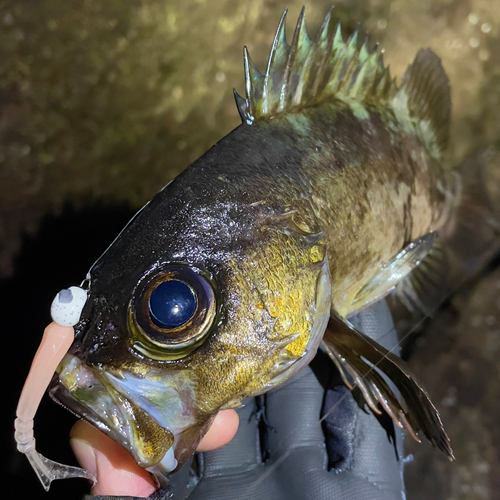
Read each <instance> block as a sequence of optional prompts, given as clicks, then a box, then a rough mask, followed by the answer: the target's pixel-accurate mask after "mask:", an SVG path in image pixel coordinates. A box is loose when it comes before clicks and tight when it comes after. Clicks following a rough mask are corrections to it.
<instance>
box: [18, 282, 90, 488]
mask: <svg viewBox="0 0 500 500" xmlns="http://www.w3.org/2000/svg"><path fill="white" fill-rule="evenodd" d="M86 300H87V293H86V292H85V290H83V289H82V288H79V287H71V288H70V289H68V290H62V291H61V292H59V293H58V294H57V296H56V298H55V299H54V302H53V303H52V307H51V314H52V319H53V320H54V322H53V323H51V324H50V325H49V326H47V328H45V331H44V334H43V338H42V342H41V343H40V347H39V348H38V350H37V352H36V354H35V357H34V359H33V363H32V364H31V368H30V371H29V373H28V377H27V378H26V382H25V383H24V387H23V390H22V392H21V397H20V398H19V403H18V405H17V410H16V417H17V418H16V420H15V422H14V426H15V429H16V431H15V434H14V436H15V439H16V442H17V449H18V450H19V451H20V452H21V453H24V454H25V455H26V456H27V458H28V460H29V462H30V464H31V466H32V467H33V470H34V471H35V472H36V474H37V476H38V478H39V479H40V482H41V483H42V484H43V487H44V488H45V490H46V491H48V490H49V488H50V483H51V482H52V481H53V480H55V479H66V478H72V477H83V478H86V479H90V480H91V481H93V482H94V483H95V482H96V481H97V479H96V478H95V476H94V475H93V474H91V473H90V472H88V471H86V470H84V469H80V468H79V467H72V466H69V465H63V464H59V463H57V462H53V461H52V460H49V459H48V458H45V457H44V456H42V455H40V453H38V452H37V451H36V449H35V437H34V434H33V419H34V418H35V414H36V411H37V409H38V406H39V404H40V401H41V399H42V397H43V394H44V393H45V390H46V389H47V387H48V385H49V383H50V381H51V379H52V375H53V374H54V371H55V370H56V368H57V365H58V364H59V363H60V362H61V360H62V358H63V357H64V355H65V354H66V353H67V352H68V349H69V348H70V346H71V344H72V343H73V339H74V336H75V334H74V328H73V326H74V325H76V324H77V323H78V321H79V320H80V315H81V312H82V309H83V306H84V305H85V301H86Z"/></svg>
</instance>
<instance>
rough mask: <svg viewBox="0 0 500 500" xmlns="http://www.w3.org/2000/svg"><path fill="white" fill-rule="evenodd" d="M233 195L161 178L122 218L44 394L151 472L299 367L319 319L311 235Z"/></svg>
mask: <svg viewBox="0 0 500 500" xmlns="http://www.w3.org/2000/svg"><path fill="white" fill-rule="evenodd" d="M178 184H181V186H179V185H178ZM215 191H217V190H215ZM234 199H235V197H226V198H224V197H223V196H222V195H221V194H220V193H217V192H215V194H214V189H212V191H211V192H208V193H207V192H204V193H201V194H200V193H191V194H190V190H189V186H187V187H186V186H182V182H176V181H174V183H172V184H170V185H169V186H168V187H167V188H165V189H164V190H163V191H161V192H160V193H159V194H158V195H157V196H156V197H155V198H153V200H151V202H150V203H149V204H148V205H146V207H145V208H143V209H142V211H141V212H139V214H138V215H136V216H135V218H134V219H132V221H131V222H130V223H129V224H128V226H127V227H126V228H125V229H124V230H123V231H122V233H121V234H120V235H119V237H118V238H117V239H116V240H115V241H114V243H113V244H112V245H111V246H110V247H109V248H108V250H107V251H106V252H105V253H104V254H103V255H102V256H101V258H100V259H99V260H98V261H97V262H96V263H95V264H94V266H93V267H92V269H91V271H90V274H89V286H88V300H87V303H86V305H85V308H84V310H83V312H82V317H81V320H80V322H79V323H78V324H77V325H76V327H75V332H76V334H75V341H74V343H73V345H72V347H71V349H70V351H69V352H68V354H67V355H66V356H65V358H64V359H63V361H62V362H61V364H60V365H59V367H58V369H57V373H56V376H55V377H54V380H53V383H52V386H51V389H50V394H51V396H52V397H53V398H54V399H55V400H56V401H58V402H60V403H61V404H62V405H63V406H65V407H67V408H68V409H69V410H71V411H72V412H73V413H75V414H76V415H77V416H79V417H82V418H84V419H86V420H87V421H89V422H90V423H92V424H93V425H94V426H96V427H97V428H99V429H101V430H102V431H103V432H104V433H106V434H107V435H109V436H110V437H111V438H112V439H114V440H115V441H117V442H118V443H120V444H121V445H123V446H124V447H125V448H126V449H128V450H129V452H130V453H131V454H132V456H133V457H134V459H135V460H136V462H137V463H138V464H139V465H140V466H142V467H144V468H147V469H148V470H151V471H153V472H155V471H156V472H157V471H160V472H165V471H167V472H168V471H171V470H174V469H175V468H176V466H177V465H178V464H182V463H183V462H185V461H186V460H187V458H189V457H190V455H191V454H192V453H194V451H195V449H196V447H197V445H198V443H199V441H200V440H201V439H202V437H203V435H204V434H205V432H206V431H207V430H208V428H209V426H210V424H211V422H212V420H213V418H214V417H215V415H216V414H217V412H218V411H219V410H221V409H227V408H236V407H238V406H239V405H241V401H242V399H243V398H245V397H248V396H252V395H257V394H260V393H263V392H265V391H267V390H268V389H270V388H272V387H274V386H276V385H278V384H280V383H282V382H284V381H285V380H287V379H288V378H289V377H290V376H292V375H293V374H294V373H296V372H297V371H298V370H300V369H301V368H302V367H304V366H305V365H306V364H307V363H308V362H309V361H310V359H311V358H312V356H313V355H314V353H315V351H316V349H317V347H318V344H319V342H320V340H321V338H322V335H323V332H324V330H325V328H326V324H327V320H328V317H329V311H330V275H329V267H328V262H327V258H326V255H325V251H324V245H323V244H322V243H321V241H320V240H321V235H318V236H316V237H312V238H311V237H310V236H307V235H304V234H303V233H302V232H300V231H298V230H296V228H293V224H289V223H288V222H287V221H288V219H289V218H290V217H289V216H287V215H286V214H283V211H281V212H280V211H279V210H275V209H270V208H269V207H265V206H262V205H260V204H258V203H241V202H240V201H238V202H235V201H234ZM200 200H203V201H200ZM290 228H292V229H290Z"/></svg>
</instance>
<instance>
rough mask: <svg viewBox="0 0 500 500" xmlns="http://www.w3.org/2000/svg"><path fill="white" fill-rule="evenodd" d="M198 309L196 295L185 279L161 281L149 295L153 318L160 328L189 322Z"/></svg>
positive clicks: (150, 310)
mask: <svg viewBox="0 0 500 500" xmlns="http://www.w3.org/2000/svg"><path fill="white" fill-rule="evenodd" d="M195 310H196V295H195V293H194V291H193V289H192V288H191V287H190V286H189V285H188V284H187V283H185V282H184V281H179V280H169V281H164V282H163V283H160V284H159V285H158V286H157V287H156V288H155V289H154V290H153V291H152V292H151V296H150V297H149V314H150V315H151V320H152V321H153V323H154V324H155V325H156V326H159V327H160V328H166V329H172V328H178V327H179V326H182V325H184V324H185V323H187V322H188V321H189V320H190V319H191V318H192V317H193V314H194V312H195Z"/></svg>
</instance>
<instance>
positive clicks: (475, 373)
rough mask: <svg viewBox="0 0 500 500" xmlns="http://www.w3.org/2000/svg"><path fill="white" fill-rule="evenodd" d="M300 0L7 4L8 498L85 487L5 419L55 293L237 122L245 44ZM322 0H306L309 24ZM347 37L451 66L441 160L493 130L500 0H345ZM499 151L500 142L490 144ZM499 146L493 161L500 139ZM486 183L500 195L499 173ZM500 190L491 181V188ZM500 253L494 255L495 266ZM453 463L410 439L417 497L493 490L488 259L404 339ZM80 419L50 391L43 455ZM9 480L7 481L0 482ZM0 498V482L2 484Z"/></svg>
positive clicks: (447, 497)
mask: <svg viewBox="0 0 500 500" xmlns="http://www.w3.org/2000/svg"><path fill="white" fill-rule="evenodd" d="M302 3H303V1H299V0H297V1H295V0H293V1H288V2H284V1H282V0H279V1H278V0H276V1H271V0H253V1H252V2H246V1H234V0H210V1H204V0H189V1H183V2H176V1H165V0H156V1H155V0H142V1H139V0H128V1H121V0H120V1H118V0H92V1H90V0H86V1H84V0H82V1H75V0H71V1H68V0H46V1H44V2H38V1H34V0H33V1H28V0H11V1H0V304H1V306H0V311H1V313H2V317H3V319H4V322H3V325H2V333H3V344H2V351H1V353H2V363H1V366H2V371H1V376H2V379H1V380H2V384H3V385H2V388H3V389H4V390H3V393H2V394H3V395H4V399H5V401H6V403H5V405H4V406H3V408H4V411H2V418H3V419H4V422H3V427H2V428H3V429H4V431H3V432H2V452H3V453H2V460H5V462H4V467H3V478H4V485H3V489H2V491H6V494H14V493H15V494H16V498H19V499H24V498H26V499H27V498H33V496H35V498H46V499H47V500H50V499H56V498H65V499H68V498H79V497H80V496H81V494H82V492H83V491H85V489H86V488H87V487H86V485H85V481H79V480H72V481H57V482H55V483H54V484H53V486H52V488H51V491H50V493H49V494H45V493H44V492H43V490H42V488H41V486H40V485H39V484H38V482H37V479H36V477H35V475H34V473H33V472H32V471H31V469H30V467H29V465H28V462H27V460H26V459H25V457H23V456H21V455H20V454H19V453H17V452H16V451H15V445H14V440H13V420H14V412H15V406H16V403H17V398H18V396H19V393H20V390H21V387H22V384H23V382H24V379H25V376H26V374H27V372H28V369H29V365H30V363H31V359H32V357H33V354H34V352H35V350H36V347H37V345H38V343H39V341H40V338H41V334H42V331H43V328H44V327H45V326H46V325H47V323H48V322H49V321H50V317H49V307H50V303H51V302H52V299H53V297H54V296H55V294H56V293H57V292H58V291H59V290H60V289H61V288H66V287H68V286H69V285H72V284H79V283H80V282H81V280H82V278H83V277H84V276H85V273H86V271H87V270H88V268H89V267H90V266H91V264H92V263H93V262H94V260H95V259H96V258H97V257H98V256H99V255H100V254H101V253H102V251H103V250H104V249H105V248H106V247H107V245H108V244H109V243H110V242H111V241H112V240H113V239H114V237H115V236H116V234H117V233H118V232H119V231H120V229H121V228H122V227H123V225H124V224H125V223H126V221H127V220H128V219H129V217H130V216H131V215H132V214H133V212H135V210H137V209H138V208H139V207H140V206H141V205H142V204H143V203H145V202H146V201H147V200H148V199H149V198H150V197H151V196H152V195H153V194H154V193H155V192H156V191H157V190H158V189H160V188H161V187H162V186H163V185H164V184H166V182H168V181H169V180H170V179H171V178H173V177H174V176H175V175H177V174H178V173H179V172H180V171H181V170H182V169H183V168H185V166H187V165H188V164H189V163H190V162H191V161H193V160H194V159H196V158H197V157H198V156H199V155H201V154H202V153H203V152H204V151H205V150H206V149H208V147H210V146H211V145H212V144H213V143H214V142H215V141H216V140H217V139H219V138H220V137H222V136H223V135H224V134H226V133H227V132H229V131H230V130H231V129H232V128H234V127H235V126H236V125H237V124H238V123H239V118H238V115H237V112H236V108H235V106H234V103H233V98H232V92H231V90H232V87H234V86H235V87H237V89H239V90H240V91H241V92H242V91H243V67H242V66H243V65H242V58H241V51H242V47H243V45H244V44H247V45H248V46H249V49H250V52H251V54H252V57H253V59H254V61H255V62H256V63H257V64H258V65H259V67H260V68H262V69H263V68H264V67H265V61H266V58H267V53H268V50H269V47H270V44H271V40H272V37H273V33H274V30H275V29H276V26H277V24H278V21H279V18H280V16H281V13H282V11H283V9H284V7H285V6H288V7H289V8H290V14H289V23H288V26H289V30H288V33H289V37H290V38H291V32H292V29H291V26H292V25H293V24H294V22H295V19H296V18H297V16H298V14H299V11H300V7H301V6H302ZM330 3H331V2H330V1H323V0H321V1H320V0H318V1H311V2H308V3H307V4H306V16H307V18H308V22H307V25H308V28H309V32H310V33H311V34H314V33H315V30H316V28H317V27H318V26H319V24H320V22H321V20H322V19H323V17H324V16H325V14H326V12H327V10H328V8H329V7H330ZM335 4H336V6H335V10H334V15H336V16H337V17H338V18H339V20H341V21H342V25H343V31H344V35H348V34H349V33H350V32H352V31H353V30H354V29H355V28H356V26H358V25H361V27H362V30H365V31H367V32H368V33H369V34H370V40H371V41H372V42H373V43H375V42H380V43H381V46H382V47H383V48H385V49H386V52H385V59H386V62H388V63H390V65H391V71H392V73H393V75H395V76H397V77H399V78H400V77H401V76H402V74H403V73H404V70H405V68H406V66H407V65H408V63H409V62H411V60H412V59H413V57H414V55H415V54H416V52H417V50H418V49H419V48H420V47H431V48H433V49H434V50H435V51H436V52H437V53H438V55H439V56H440V57H441V58H442V59H443V64H444V66H445V69H446V71H447V73H448V74H449V76H450V81H451V86H452V97H453V124H452V141H451V146H450V155H449V159H448V163H449V165H453V164H456V163H457V162H458V161H459V160H460V159H461V158H463V157H464V156H465V155H467V154H469V153H471V152H473V151H474V150H476V149H477V148H479V147H484V146H488V145H490V144H495V143H497V141H498V138H499V137H500V134H499V132H500V120H499V119H498V116H499V115H500V50H499V49H500V43H499V36H500V3H499V2H497V1H496V0H344V1H338V2H335ZM497 144H498V143H497ZM492 151H493V153H492V154H497V153H496V151H497V150H496V149H493V150H492ZM489 184H490V186H492V187H493V189H497V191H496V193H497V196H496V198H495V200H496V201H497V202H499V203H500V195H498V193H500V191H499V190H498V188H495V186H500V168H497V169H493V170H492V171H491V172H490V178H489ZM494 192H495V191H494ZM497 264H498V262H497ZM407 342H409V343H407V344H406V352H407V354H408V355H410V363H411V364H412V365H413V367H414V368H415V370H416V371H417V373H418V374H419V375H420V378H421V379H422V381H423V382H424V385H425V386H426V387H427V389H428V391H429V393H430V395H431V397H432V399H433V401H434V402H435V403H436V405H437V406H438V408H439V409H440V411H441V413H442V416H443V420H444V422H445V424H446V428H447V430H448V433H449V434H450V437H451V438H452V443H453V447H454V450H455V454H456V456H457V461H456V462H455V463H453V464H450V463H449V462H447V460H446V459H445V458H444V457H443V456H441V454H439V453H438V452H437V451H436V450H434V449H432V448H431V447H430V446H428V445H427V443H423V444H422V445H416V444H413V443H412V442H410V440H409V439H408V440H407V444H408V446H407V449H408V451H409V452H410V453H413V455H414V457H415V459H414V461H413V462H410V463H409V464H408V466H407V474H406V477H407V484H408V498H409V500H420V499H422V500H423V499H426V500H427V499H429V498H432V499H435V500H451V499H453V500H471V499H474V500H492V499H497V498H500V485H499V484H498V483H499V478H500V446H499V443H500V435H499V434H500V431H499V425H498V422H499V421H500V402H499V398H498V394H499V393H500V387H499V384H500V382H499V381H500V361H499V360H500V356H499V355H500V271H499V269H498V265H497V266H496V267H495V265H492V266H491V267H490V268H489V269H488V270H487V272H485V273H484V274H483V275H482V276H481V277H480V278H478V279H477V280H476V281H474V282H473V283H470V284H468V285H467V286H466V287H465V288H464V289H463V290H461V292H460V293H459V294H457V295H455V297H454V298H453V299H452V300H451V301H450V302H449V303H448V304H447V307H446V308H445V309H444V310H443V311H442V312H441V313H440V314H439V315H438V316H437V317H436V318H434V320H433V321H431V322H429V323H428V324H427V325H426V326H425V329H424V331H423V332H421V333H420V334H419V335H413V336H411V337H410V338H409V339H407ZM74 421H75V419H74V417H72V416H71V415H70V414H69V413H68V412H66V411H65V410H63V409H62V408H60V407H57V406H56V405H55V404H53V403H52V402H50V401H49V400H48V398H47V399H44V401H43V402H42V405H41V408H40V410H39V413H38V415H37V418H36V421H35V436H36V439H37V449H38V450H39V451H40V452H41V453H43V454H44V455H46V456H47V457H49V458H51V459H54V460H58V461H60V462H63V463H74V461H73V462H72V460H73V459H72V456H71V452H70V450H69V445H68V432H69V429H70V428H71V425H72V424H73V423H74ZM5 483H6V488H5ZM2 494H3V493H2Z"/></svg>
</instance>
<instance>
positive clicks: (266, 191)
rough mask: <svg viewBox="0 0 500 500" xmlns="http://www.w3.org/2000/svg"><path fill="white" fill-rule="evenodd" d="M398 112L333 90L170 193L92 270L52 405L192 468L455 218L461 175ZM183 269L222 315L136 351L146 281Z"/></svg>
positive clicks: (257, 124)
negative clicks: (187, 343) (210, 292)
mask: <svg viewBox="0 0 500 500" xmlns="http://www.w3.org/2000/svg"><path fill="white" fill-rule="evenodd" d="M360 57H361V56H360ZM363 57H364V56H363ZM422 57H423V58H425V57H426V54H425V53H424V54H423V56H422ZM434 57H435V56H434ZM434 61H435V60H434V59H432V60H431V62H432V63H433V64H435V62H434ZM417 62H418V57H417V60H416V63H417ZM416 63H415V64H416ZM417 67H418V65H417ZM438 69H439V68H438ZM441 70H442V68H441ZM444 83H445V85H446V86H447V80H445V82H444ZM448 90H449V89H448ZM398 106H399V104H398V103H397V102H396V103H395V104H391V103H390V102H389V101H387V100H386V101H384V102H380V103H376V102H375V101H373V102H364V103H363V105H360V103H359V102H356V101H355V100H349V99H340V98H335V97H332V96H330V98H329V99H327V100H323V101H321V102H318V103H316V104H314V105H311V103H305V104H304V105H303V106H296V107H294V108H293V109H290V110H287V111H286V112H283V113H277V114H275V115H272V116H270V117H268V118H267V119H260V120H259V119H257V120H255V121H253V122H252V123H251V124H249V123H245V122H244V123H243V124H242V125H240V126H239V127H238V128H236V129H235V130H234V131H233V132H231V133H230V134H229V135H228V136H226V137H225V138H223V139H222V140H221V141H219V143H218V144H216V145H215V146H214V147H213V148H212V149H211V150H210V151H208V152H207V153H206V154H205V155H203V156H202V157H201V158H200V159H199V160H197V161H196V162H194V163H193V164H192V165H191V166H190V167H189V168H188V169H186V170H185V171H184V172H183V173H182V174H181V175H179V176H178V177H177V178H176V179H175V180H174V181H173V182H171V183H170V184H168V185H167V186H166V187H165V188H164V189H163V190H162V191H161V192H160V193H158V194H157V195H156V196H155V197H154V198H153V199H152V200H151V202H150V203H149V204H148V205H146V206H145V207H144V208H143V209H142V211H141V212H140V213H139V214H138V215H137V216H136V217H135V218H134V219H133V220H132V221H131V223H130V224H129V225H128V226H127V227H126V229H125V230H124V231H123V232H122V233H121V234H120V236H119V237H118V238H117V239H116V240H115V242H114V243H113V244H112V245H111V246H110V248H109V249H108V250H107V251H106V252H105V253H104V254H103V256H102V257H101V258H100V259H99V260H98V261H97V262H96V264H95V265H94V266H93V268H92V269H91V272H90V285H89V291H88V293H89V299H88V301H87V305H86V307H85V309H84V311H83V313H82V318H83V320H82V322H81V323H80V324H79V325H77V327H76V331H77V335H76V340H75V343H74V345H73V347H72V349H71V350H70V353H69V355H68V356H67V358H66V359H65V361H64V362H63V363H62V366H61V368H60V370H59V379H60V382H59V383H55V384H54V387H53V391H52V393H53V395H54V397H55V399H59V400H61V401H62V402H63V403H64V404H65V405H66V406H68V407H70V408H71V405H72V403H71V401H72V399H73V400H74V399H75V397H76V399H77V400H78V408H81V404H83V405H87V406H88V407H89V408H90V410H89V413H88V414H87V415H85V417H86V418H87V419H88V420H89V421H91V422H92V423H94V425H97V426H98V427H100V428H101V429H103V430H104V431H105V432H108V433H109V434H110V435H112V437H113V438H114V439H116V440H118V441H119V442H121V443H122V444H123V445H124V446H126V447H127V448H128V449H129V450H130V451H131V453H132V454H133V456H134V457H135V458H136V461H137V462H138V463H139V464H141V465H142V466H143V467H149V468H151V467H153V470H156V469H154V467H155V466H156V465H157V464H158V460H159V458H158V457H159V456H160V455H161V453H159V452H158V450H159V449H161V450H162V453H163V451H165V449H164V445H163V444H162V442H163V441H164V440H165V439H166V438H165V436H164V435H162V433H161V432H159V431H158V426H159V427H160V428H163V429H167V430H168V432H169V433H170V434H172V435H173V439H174V448H175V458H176V459H177V460H178V461H179V463H182V462H184V461H185V460H186V459H187V458H188V457H189V456H190V455H191V454H192V453H193V452H194V450H195V448H196V446H197V444H198V442H199V441H200V439H201V438H202V436H203V435H204V433H205V432H206V430H207V428H208V426H209V425H210V423H211V421H212V419H213V417H214V416H215V414H216V413H217V412H218V411H219V410H220V409H224V408H233V407H237V406H238V405H239V404H240V403H241V400H242V399H243V398H245V397H248V396H252V395H257V394H260V393H263V392H265V391H267V390H268V389H270V388H271V387H273V386H275V385H277V384H279V383H282V382H284V381H285V380H286V379H287V378H289V377H291V376H292V375H293V374H295V373H296V372H297V371H298V370H300V369H301V368H302V367H303V366H305V365H306V364H307V363H308V362H309V361H310V359H311V358H312V356H314V353H315V352H316V349H317V347H318V345H319V343H320V342H321V340H322V337H323V333H324V332H325V329H326V328H327V323H328V321H329V317H330V309H331V308H332V309H333V310H334V311H336V313H338V315H339V316H343V317H347V316H349V315H351V314H353V313H355V312H356V311H357V310H359V309H361V308H362V307H364V306H365V305H366V303H365V302H366V301H365V302H363V301H362V300H361V301H360V300H357V298H358V296H359V294H360V292H361V291H362V290H363V289H364V288H365V287H366V285H367V283H369V282H370V280H371V278H372V277H373V276H374V275H376V274H377V273H378V272H379V271H380V269H381V268H383V266H384V265H386V264H387V263H388V262H390V261H391V259H392V258H393V257H394V256H395V255H397V254H398V253H399V252H401V251H402V250H403V249H404V248H405V247H407V245H408V244H410V243H411V242H412V241H414V240H415V239H417V238H419V237H422V236H424V235H426V234H428V233H431V232H433V231H436V230H439V229H442V228H443V227H445V226H446V225H447V224H450V220H451V219H452V216H453V213H454V212H453V206H454V205H453V203H451V202H450V200H451V201H453V199H454V196H455V194H456V192H457V186H456V182H457V181H456V179H457V177H456V175H452V174H450V173H448V172H446V171H445V170H444V169H443V168H442V166H441V162H440V158H439V151H438V152H437V153H436V150H433V149H432V148H430V147H429V146H428V144H426V143H425V141H424V140H422V137H421V136H420V135H419V130H418V126H416V125H415V121H414V118H413V119H410V118H408V116H407V115H405V114H404V113H398ZM240 111H241V110H240ZM178 265H182V266H186V267H189V268H192V269H195V270H196V273H199V274H200V275H201V276H203V279H204V280H206V281H207V282H208V283H210V284H211V286H212V287H213V289H214V294H215V298H216V314H215V319H214V321H213V324H212V326H211V329H210V332H209V334H208V335H207V336H206V337H204V338H203V340H202V341H201V343H200V344H199V345H197V348H196V349H194V350H192V351H191V352H189V353H186V355H184V356H182V355H181V356H180V357H179V356H177V355H176V356H175V357H176V358H177V359H174V358H175V357H170V358H169V357H168V356H166V357H162V356H161V355H157V352H156V351H157V349H156V351H155V349H153V350H150V351H148V346H147V341H144V342H145V343H146V347H145V348H143V347H144V346H142V347H141V346H140V345H139V344H140V342H142V340H144V339H142V337H143V336H144V335H143V334H142V333H141V328H140V327H138V325H137V324H136V321H135V319H134V307H135V303H136V302H135V301H136V300H139V301H140V297H138V295H139V293H140V291H141V290H142V289H141V286H142V285H141V284H142V283H145V282H148V280H150V279H152V277H154V276H156V275H157V274H159V273H162V272H164V271H165V270H167V269H169V268H171V267H172V266H178ZM382 292H385V291H384V290H383V291H382ZM141 339H142V340H141ZM153 351H155V352H153ZM148 353H149V354H148ZM75 360H77V361H75ZM71 363H73V365H75V366H77V367H78V369H77V370H69V369H66V368H67V367H68V366H70V365H71ZM106 391H108V392H107V393H106V395H105V396H103V395H102V394H103V393H105V392H106ZM424 399H425V398H424ZM96 401H101V403H102V404H101V405H100V406H99V405H98V404H97V403H96ZM73 404H76V403H73ZM422 404H424V403H422ZM432 408H433V407H432ZM434 410H435V409H434ZM77 411H78V410H77ZM139 415H140V417H139ZM148 418H149V419H150V421H151V422H150V423H149V424H148ZM437 420H438V421H439V417H438V418H437ZM116 422H118V423H119V424H117V423H116ZM439 424H440V421H439ZM443 432H444V431H443ZM444 436H445V437H446V435H445V434H444ZM443 439H444V438H443ZM446 439H447V437H446ZM450 450H451V449H450Z"/></svg>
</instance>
